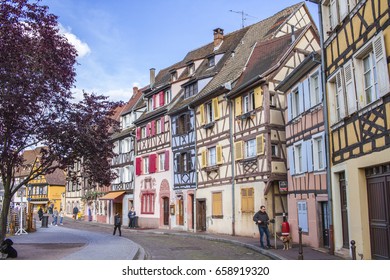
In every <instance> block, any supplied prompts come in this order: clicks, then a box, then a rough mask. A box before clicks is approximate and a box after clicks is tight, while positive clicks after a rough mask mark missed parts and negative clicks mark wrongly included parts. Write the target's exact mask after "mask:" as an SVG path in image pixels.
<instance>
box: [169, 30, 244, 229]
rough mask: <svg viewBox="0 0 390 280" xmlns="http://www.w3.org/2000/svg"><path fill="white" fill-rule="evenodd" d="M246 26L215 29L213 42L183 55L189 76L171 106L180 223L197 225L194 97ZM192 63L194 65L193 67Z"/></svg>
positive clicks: (175, 189) (179, 225)
mask: <svg viewBox="0 0 390 280" xmlns="http://www.w3.org/2000/svg"><path fill="white" fill-rule="evenodd" d="M245 32H246V29H241V30H239V31H236V32H232V33H230V34H226V35H225V34H224V33H223V29H221V28H216V29H214V31H213V34H214V40H213V42H211V43H210V44H207V45H205V46H203V47H200V48H198V49H196V50H193V51H191V52H189V53H188V54H187V56H186V57H185V58H184V61H186V64H187V65H188V70H187V72H188V74H187V75H188V77H189V80H188V81H187V82H186V83H184V84H183V85H182V88H183V90H182V93H181V96H180V99H179V100H178V102H177V103H176V104H175V105H174V106H173V107H172V108H171V109H170V110H169V114H170V117H171V125H172V127H171V131H172V153H173V160H174V168H173V173H174V182H173V183H174V185H173V190H174V192H175V197H176V205H177V207H176V210H177V211H176V213H177V215H176V217H177V223H176V225H177V226H178V227H181V228H183V229H186V230H193V229H195V224H196V219H195V211H194V210H195V207H194V202H195V200H194V199H195V189H196V186H197V172H196V168H195V167H196V163H195V160H196V157H195V155H196V151H195V141H196V139H195V113H194V110H193V108H191V107H190V104H191V101H192V100H194V98H196V96H197V94H198V93H199V92H201V91H202V90H203V88H204V87H205V86H206V85H207V84H208V83H209V82H210V81H211V79H212V78H213V77H214V76H215V75H216V73H218V72H219V71H220V69H221V68H222V67H223V66H224V63H225V61H226V60H227V59H228V58H229V57H230V56H231V53H232V51H233V50H234V49H235V48H236V46H237V44H239V43H240V42H241V39H242V36H243V35H244V34H245ZM191 67H192V68H193V69H192V70H191Z"/></svg>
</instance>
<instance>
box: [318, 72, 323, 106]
mask: <svg viewBox="0 0 390 280" xmlns="http://www.w3.org/2000/svg"><path fill="white" fill-rule="evenodd" d="M321 73H322V72H321V67H320V69H319V70H318V86H319V91H320V102H321V103H322V102H323V100H322V99H323V92H322V74H321Z"/></svg>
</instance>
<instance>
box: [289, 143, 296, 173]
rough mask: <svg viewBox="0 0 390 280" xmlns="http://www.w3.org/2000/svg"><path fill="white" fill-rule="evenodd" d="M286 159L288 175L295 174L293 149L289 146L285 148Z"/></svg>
mask: <svg viewBox="0 0 390 280" xmlns="http://www.w3.org/2000/svg"><path fill="white" fill-rule="evenodd" d="M287 157H288V165H289V167H290V175H291V176H292V175H294V174H295V168H294V162H295V161H294V147H293V146H290V147H288V148H287Z"/></svg>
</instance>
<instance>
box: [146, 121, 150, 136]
mask: <svg viewBox="0 0 390 280" xmlns="http://www.w3.org/2000/svg"><path fill="white" fill-rule="evenodd" d="M149 136H150V123H148V124H146V137H149Z"/></svg>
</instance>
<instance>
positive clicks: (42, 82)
mask: <svg viewBox="0 0 390 280" xmlns="http://www.w3.org/2000/svg"><path fill="white" fill-rule="evenodd" d="M39 2H40V1H39V0H37V1H34V2H33V3H31V1H28V0H0V3H1V8H0V172H1V180H2V184H3V187H4V200H3V208H2V212H1V216H0V227H1V228H0V240H2V239H3V238H4V237H5V234H6V225H7V216H8V211H9V206H10V202H11V199H12V196H13V195H14V194H15V193H16V192H17V191H18V190H19V189H20V188H21V187H22V186H23V185H26V183H27V182H28V181H30V180H32V179H34V178H36V177H38V176H40V175H42V174H48V173H50V172H53V171H54V170H55V169H56V168H66V166H68V165H70V164H73V162H74V161H75V160H76V159H77V158H83V159H84V164H85V166H84V168H85V172H86V173H87V174H88V175H89V177H90V178H91V179H92V180H94V181H95V182H98V183H101V184H109V183H110V181H111V180H112V178H113V174H112V172H111V171H110V168H109V166H110V165H109V159H110V158H111V157H112V156H113V152H112V150H113V149H112V142H111V141H110V136H111V134H112V133H114V132H115V131H116V130H117V128H118V123H117V122H116V121H115V120H113V119H112V118H111V116H112V114H113V111H114V108H115V107H116V106H118V105H119V104H117V103H114V102H110V101H108V99H107V97H105V96H101V95H96V94H87V93H84V98H83V100H81V101H80V102H75V101H74V99H73V97H72V93H71V89H72V87H73V86H74V82H75V76H76V73H75V67H74V66H75V63H76V58H77V52H76V50H75V48H74V47H73V46H72V45H71V44H70V43H69V42H68V41H67V39H66V38H65V37H64V36H63V35H61V34H60V33H59V29H58V22H57V17H56V16H55V15H53V14H51V13H49V11H48V7H47V6H44V5H40V3H39ZM109 128H114V129H111V130H110V129H109ZM36 146H43V148H42V149H40V151H41V154H40V155H39V162H37V163H36V164H39V166H37V167H38V168H36V169H32V170H31V172H30V174H29V175H28V176H27V177H26V178H25V179H24V180H23V181H21V182H19V183H15V172H16V171H17V170H18V168H21V167H22V166H23V165H24V159H23V151H25V150H26V149H29V148H35V147H36Z"/></svg>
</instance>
